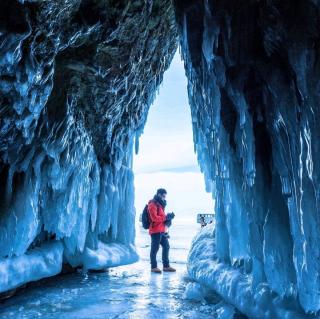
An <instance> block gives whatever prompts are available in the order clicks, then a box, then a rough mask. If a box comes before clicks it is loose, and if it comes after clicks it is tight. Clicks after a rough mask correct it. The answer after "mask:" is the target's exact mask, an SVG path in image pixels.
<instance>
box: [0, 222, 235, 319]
mask: <svg viewBox="0 0 320 319" xmlns="http://www.w3.org/2000/svg"><path fill="white" fill-rule="evenodd" d="M198 229H199V228H198V225H197V224H195V223H194V224H193V223H191V222H180V224H176V225H174V226H173V227H172V229H171V230H170V233H171V239H170V240H171V251H170V253H171V261H172V262H171V263H172V266H174V267H176V268H177V273H164V274H161V275H158V274H150V271H149V269H150V267H149V259H148V254H149V236H148V234H147V233H146V231H145V230H143V229H141V228H140V227H139V226H138V227H137V240H136V244H137V247H138V250H139V254H140V256H141V259H140V261H139V262H137V263H135V264H133V265H128V266H121V267H117V268H112V269H110V270H109V272H106V273H89V274H88V275H84V274H82V273H75V274H70V275H64V276H58V277H55V278H50V279H47V280H46V281H42V282H41V283H37V284H34V285H32V287H31V288H28V289H26V290H24V291H21V292H19V293H18V295H16V296H15V297H13V298H11V299H9V300H7V301H6V302H4V303H2V304H0V318H8V319H9V318H14V319H19V318H59V319H64V318H68V319H72V318H77V319H81V318H90V319H95V318H104V319H107V318H119V319H120V318H145V319H152V318H156V319H160V318H197V319H202V318H203V319H205V318H218V314H220V318H228V316H226V314H227V310H228V309H227V308H225V307H220V306H221V303H219V299H218V298H217V297H216V296H214V295H211V296H210V297H207V299H206V300H203V301H202V302H201V301H192V300H187V299H184V298H183V297H184V296H186V295H184V292H185V288H186V286H187V285H188V279H187V278H186V264H185V263H186V258H187V254H188V250H189V247H190V243H191V239H192V237H193V236H194V235H195V234H196V232H197V231H198ZM159 257H160V254H159ZM159 266H161V263H160V264H159ZM190 287H191V285H189V288H190ZM195 293H197V292H191V293H189V296H192V294H195ZM200 299H201V296H200ZM223 313H225V316H223V315H222V314H223ZM229 317H230V316H229Z"/></svg>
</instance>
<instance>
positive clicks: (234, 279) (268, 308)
mask: <svg viewBox="0 0 320 319" xmlns="http://www.w3.org/2000/svg"><path fill="white" fill-rule="evenodd" d="M214 234H215V232H214V226H207V227H205V228H203V229H202V230H201V231H200V232H199V234H198V235H197V236H196V237H195V238H194V239H193V242H192V246H191V249H190V253H189V255H188V273H189V276H190V277H191V278H192V279H193V280H196V281H197V282H198V283H200V284H201V285H203V286H204V287H206V288H205V289H208V288H209V289H212V290H214V291H215V292H217V293H218V294H219V295H220V296H221V297H222V298H223V299H224V300H225V301H226V302H228V303H229V304H231V305H233V306H235V307H236V308H237V309H239V310H240V311H241V312H242V313H245V314H246V315H247V316H249V318H257V319H258V318H259V319H264V318H265V319H284V318H286V319H289V318H290V319H312V318H315V317H314V316H308V315H306V314H304V312H303V309H302V308H301V307H299V306H297V304H296V303H295V302H294V299H293V298H286V299H282V298H280V297H279V296H278V295H277V294H275V293H274V292H272V291H271V289H270V287H268V285H267V283H259V284H258V285H257V286H256V287H255V286H254V285H253V282H254V278H253V276H254V274H250V273H247V271H246V267H245V265H242V266H238V267H232V266H230V265H227V264H225V263H224V262H222V261H221V260H219V258H218V254H217V250H216V243H215V236H214ZM196 287H197V290H196V291H201V290H200V288H199V286H196ZM217 314H219V315H220V316H221V318H233V315H234V314H235V309H234V308H233V307H232V306H229V305H223V306H222V307H217ZM317 318H318V317H317Z"/></svg>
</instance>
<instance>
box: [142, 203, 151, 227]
mask: <svg viewBox="0 0 320 319" xmlns="http://www.w3.org/2000/svg"><path fill="white" fill-rule="evenodd" d="M141 220H142V227H143V228H144V229H149V227H150V218H149V213H148V205H146V206H145V207H144V209H143V212H142V217H141Z"/></svg>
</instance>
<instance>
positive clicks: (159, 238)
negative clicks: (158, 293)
mask: <svg viewBox="0 0 320 319" xmlns="http://www.w3.org/2000/svg"><path fill="white" fill-rule="evenodd" d="M160 245H161V246H162V263H163V267H169V248H170V245H169V241H168V238H167V236H166V235H165V233H156V234H151V251H150V261H151V268H156V267H157V252H158V250H159V246H160Z"/></svg>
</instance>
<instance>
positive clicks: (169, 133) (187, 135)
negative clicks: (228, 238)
mask: <svg viewBox="0 0 320 319" xmlns="http://www.w3.org/2000/svg"><path fill="white" fill-rule="evenodd" d="M133 171H134V174H135V207H136V235H137V242H138V243H137V247H138V248H139V241H140V240H141V237H140V235H142V236H143V234H144V233H147V232H146V231H144V230H143V228H142V227H141V223H140V222H139V216H140V214H141V212H142V210H143V208H144V205H145V204H146V202H147V201H148V200H149V199H151V198H152V197H153V195H154V193H155V191H156V189H158V188H160V187H162V188H165V189H167V191H168V195H167V202H168V205H167V207H166V211H167V212H171V211H174V212H175V214H176V219H175V222H174V224H173V226H172V228H171V229H169V232H171V234H172V235H173V236H172V241H174V240H175V239H177V238H180V237H181V233H180V231H183V230H186V229H188V230H189V231H187V232H186V234H187V236H186V237H184V239H183V241H184V242H185V245H186V247H188V245H189V243H190V242H191V240H192V238H193V235H194V234H195V232H196V230H197V229H198V228H199V227H200V226H199V224H197V222H196V215H197V213H213V209H214V201H213V200H212V194H211V193H207V192H206V191H205V182H204V177H203V174H202V173H201V172H200V169H199V166H198V163H197V157H196V154H195V153H194V144H193V133H192V119H191V112H190V107H189V104H188V95H187V79H186V76H185V71H184V65H183V61H182V60H181V57H180V54H179V52H178V50H177V51H176V53H175V56H174V58H173V60H172V62H171V65H170V67H169V69H168V70H167V71H166V72H165V74H164V78H163V82H162V85H161V87H160V90H159V94H158V95H157V96H156V98H155V101H154V103H153V105H152V106H151V107H150V110H149V113H148V119H147V122H146V126H145V128H144V134H143V135H142V136H141V138H140V141H139V152H138V154H137V155H136V156H135V157H134V160H133ZM180 239H181V238H180ZM144 240H145V241H149V238H148V236H147V238H144ZM177 240H178V239H177ZM144 244H148V243H143V245H142V246H144ZM172 246H174V243H172ZM146 253H147V252H146ZM186 253H187V249H186V251H185V254H184V256H180V257H181V258H186Z"/></svg>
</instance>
